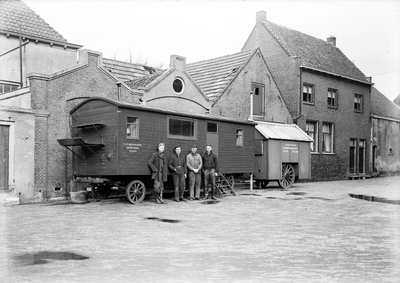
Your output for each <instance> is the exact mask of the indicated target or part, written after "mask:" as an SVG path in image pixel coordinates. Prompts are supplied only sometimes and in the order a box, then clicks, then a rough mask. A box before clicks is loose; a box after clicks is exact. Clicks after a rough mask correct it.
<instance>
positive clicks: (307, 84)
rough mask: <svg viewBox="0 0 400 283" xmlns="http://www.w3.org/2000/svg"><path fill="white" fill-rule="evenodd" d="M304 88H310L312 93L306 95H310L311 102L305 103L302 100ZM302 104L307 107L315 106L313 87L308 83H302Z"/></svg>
mask: <svg viewBox="0 0 400 283" xmlns="http://www.w3.org/2000/svg"><path fill="white" fill-rule="evenodd" d="M304 87H307V90H308V88H311V90H312V92H311V94H310V93H308V92H307V95H310V99H311V101H308V100H307V101H305V100H304V93H305V92H304ZM302 102H303V104H308V105H315V85H313V84H310V83H303V89H302Z"/></svg>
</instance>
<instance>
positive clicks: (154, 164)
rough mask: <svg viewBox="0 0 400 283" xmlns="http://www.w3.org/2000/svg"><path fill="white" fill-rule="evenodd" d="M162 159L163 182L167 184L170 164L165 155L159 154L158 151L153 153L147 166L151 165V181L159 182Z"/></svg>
mask: <svg viewBox="0 0 400 283" xmlns="http://www.w3.org/2000/svg"><path fill="white" fill-rule="evenodd" d="M160 159H161V160H162V161H163V168H162V170H163V171H162V172H163V181H164V182H166V181H167V180H168V176H167V174H168V170H167V168H168V163H167V160H166V158H165V155H164V154H159V153H158V151H156V152H153V153H152V154H151V157H150V159H149V162H147V165H149V167H150V169H151V172H152V173H151V179H153V180H158V168H159V167H160Z"/></svg>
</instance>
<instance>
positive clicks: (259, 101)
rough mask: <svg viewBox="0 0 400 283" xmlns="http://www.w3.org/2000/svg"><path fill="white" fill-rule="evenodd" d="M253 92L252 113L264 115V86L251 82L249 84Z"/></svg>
mask: <svg viewBox="0 0 400 283" xmlns="http://www.w3.org/2000/svg"><path fill="white" fill-rule="evenodd" d="M251 91H252V92H253V115H257V116H263V115H264V86H263V85H260V84H255V83H253V84H252V85H251Z"/></svg>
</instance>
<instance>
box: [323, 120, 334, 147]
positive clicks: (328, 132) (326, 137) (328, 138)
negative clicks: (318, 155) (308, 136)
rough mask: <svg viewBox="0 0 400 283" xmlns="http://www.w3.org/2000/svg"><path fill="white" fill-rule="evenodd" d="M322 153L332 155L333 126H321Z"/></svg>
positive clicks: (326, 124) (327, 124)
mask: <svg viewBox="0 0 400 283" xmlns="http://www.w3.org/2000/svg"><path fill="white" fill-rule="evenodd" d="M322 152H323V153H333V124H331V123H323V124H322Z"/></svg>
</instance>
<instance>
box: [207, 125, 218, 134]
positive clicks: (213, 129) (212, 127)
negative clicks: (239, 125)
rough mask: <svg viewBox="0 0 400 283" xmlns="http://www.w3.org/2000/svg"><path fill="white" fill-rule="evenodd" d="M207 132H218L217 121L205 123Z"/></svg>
mask: <svg viewBox="0 0 400 283" xmlns="http://www.w3.org/2000/svg"><path fill="white" fill-rule="evenodd" d="M207 132H209V133H218V124H217V123H207Z"/></svg>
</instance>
